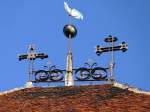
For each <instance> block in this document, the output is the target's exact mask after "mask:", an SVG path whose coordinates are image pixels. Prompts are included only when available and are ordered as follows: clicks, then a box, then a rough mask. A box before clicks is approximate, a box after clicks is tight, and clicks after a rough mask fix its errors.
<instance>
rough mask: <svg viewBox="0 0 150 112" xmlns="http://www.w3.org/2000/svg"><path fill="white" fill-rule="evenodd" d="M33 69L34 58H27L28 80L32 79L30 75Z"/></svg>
mask: <svg viewBox="0 0 150 112" xmlns="http://www.w3.org/2000/svg"><path fill="white" fill-rule="evenodd" d="M33 70H34V60H30V59H29V70H28V72H29V79H28V81H31V80H32V75H33Z"/></svg>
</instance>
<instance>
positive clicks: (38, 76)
mask: <svg viewBox="0 0 150 112" xmlns="http://www.w3.org/2000/svg"><path fill="white" fill-rule="evenodd" d="M63 78H64V75H63V71H62V70H59V69H56V68H55V66H52V67H50V68H49V70H38V71H36V72H35V81H36V82H48V81H53V82H55V81H61V80H63Z"/></svg>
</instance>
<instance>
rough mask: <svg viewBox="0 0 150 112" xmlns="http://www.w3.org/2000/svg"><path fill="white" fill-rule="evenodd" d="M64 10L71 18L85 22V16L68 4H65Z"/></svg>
mask: <svg viewBox="0 0 150 112" xmlns="http://www.w3.org/2000/svg"><path fill="white" fill-rule="evenodd" d="M64 8H65V10H66V11H67V12H68V14H69V16H71V17H74V18H76V19H81V20H83V15H82V14H81V13H80V12H79V11H78V10H76V9H74V8H70V7H69V5H68V4H67V2H64Z"/></svg>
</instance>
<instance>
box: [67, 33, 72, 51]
mask: <svg viewBox="0 0 150 112" xmlns="http://www.w3.org/2000/svg"><path fill="white" fill-rule="evenodd" d="M68 51H69V53H71V52H72V39H71V35H69V39H68Z"/></svg>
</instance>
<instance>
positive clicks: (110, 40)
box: [96, 35, 128, 81]
mask: <svg viewBox="0 0 150 112" xmlns="http://www.w3.org/2000/svg"><path fill="white" fill-rule="evenodd" d="M117 40H118V39H117V37H112V36H111V35H109V36H108V37H107V38H105V40H104V41H105V42H106V43H110V44H111V46H109V47H101V46H100V45H97V47H96V54H97V55H98V56H100V55H101V54H102V53H105V52H111V62H110V64H109V70H110V81H114V73H113V72H114V70H113V69H114V65H115V61H114V51H122V52H125V51H127V49H128V47H127V44H126V43H125V42H122V43H121V44H120V45H118V46H115V45H114V42H116V41H117Z"/></svg>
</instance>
